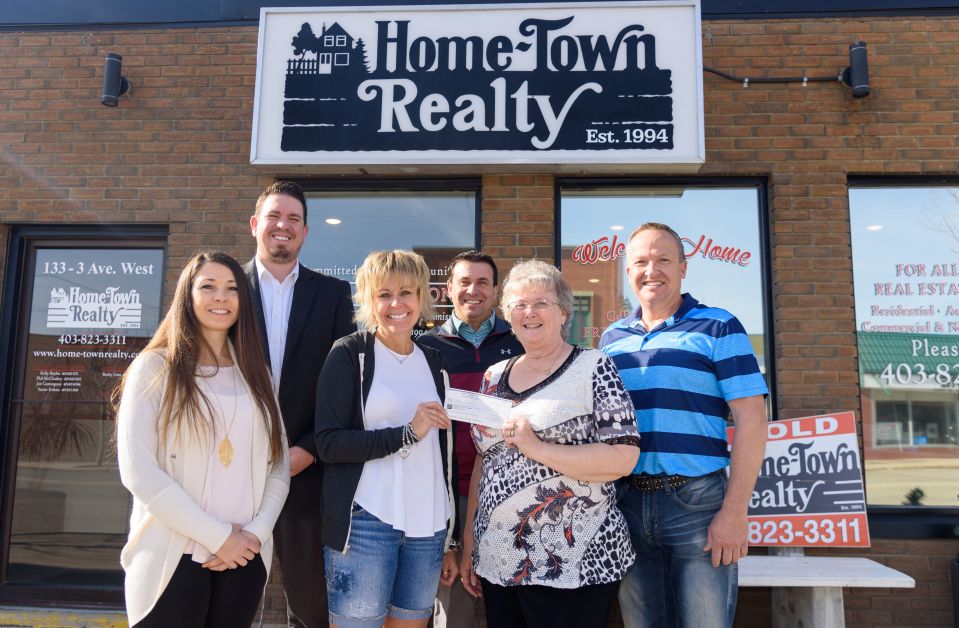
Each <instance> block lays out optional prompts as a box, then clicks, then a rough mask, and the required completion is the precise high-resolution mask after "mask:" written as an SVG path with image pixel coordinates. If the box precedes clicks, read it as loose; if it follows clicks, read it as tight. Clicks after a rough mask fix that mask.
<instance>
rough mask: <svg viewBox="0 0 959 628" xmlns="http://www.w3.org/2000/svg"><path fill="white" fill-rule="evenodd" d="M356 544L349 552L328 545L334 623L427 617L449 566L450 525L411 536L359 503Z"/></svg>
mask: <svg viewBox="0 0 959 628" xmlns="http://www.w3.org/2000/svg"><path fill="white" fill-rule="evenodd" d="M352 518H353V523H352V527H351V529H350V546H349V550H348V551H347V552H346V553H345V554H344V553H340V552H338V551H336V550H334V549H330V548H329V547H324V548H323V560H324V562H325V563H326V591H327V595H328V597H329V605H330V623H331V624H336V625H337V626H340V628H379V627H380V626H382V625H383V622H384V621H385V619H386V616H387V615H389V616H390V617H395V618H397V619H425V618H427V617H429V616H430V615H432V614H433V600H434V599H435V598H436V587H437V585H438V584H439V579H440V569H441V568H442V565H443V543H444V542H445V540H446V530H441V531H439V532H437V533H436V534H434V535H433V536H431V537H408V536H406V535H405V534H404V533H402V532H400V531H398V530H396V529H394V528H393V526H391V525H390V524H388V523H383V522H382V521H380V520H379V519H377V518H376V517H374V516H373V515H371V514H370V513H368V512H366V511H365V510H363V509H362V508H360V507H359V506H357V505H356V504H354V505H353V513H352Z"/></svg>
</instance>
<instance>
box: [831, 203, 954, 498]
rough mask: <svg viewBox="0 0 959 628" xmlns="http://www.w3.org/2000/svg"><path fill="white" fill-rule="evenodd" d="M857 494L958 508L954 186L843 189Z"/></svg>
mask: <svg viewBox="0 0 959 628" xmlns="http://www.w3.org/2000/svg"><path fill="white" fill-rule="evenodd" d="M849 216H850V229H851V234H852V255H853V277H854V281H855V292H856V329H857V334H856V335H857V340H858V344H859V374H860V386H861V390H862V432H863V443H864V449H865V463H866V492H867V496H868V500H869V504H870V505H871V506H902V505H907V506H952V507H956V506H959V497H957V494H956V493H957V491H956V487H957V486H959V410H957V407H959V279H957V278H959V187H945V186H935V187H921V186H910V187H904V188H891V187H869V186H854V187H852V188H851V189H850V190H849Z"/></svg>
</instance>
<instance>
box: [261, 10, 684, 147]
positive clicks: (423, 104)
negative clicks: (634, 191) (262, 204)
mask: <svg viewBox="0 0 959 628" xmlns="http://www.w3.org/2000/svg"><path fill="white" fill-rule="evenodd" d="M653 4H656V3H653ZM623 5H626V6H624V7H623V11H620V12H618V13H617V12H615V8H610V7H606V13H602V14H601V15H599V16H598V17H597V15H596V14H595V10H594V9H592V8H590V7H584V6H583V5H571V8H567V9H564V8H563V6H562V5H553V6H552V7H551V9H550V10H549V11H534V10H531V9H529V8H528V5H527V8H525V9H523V10H522V11H521V10H518V9H517V10H503V11H500V12H498V13H497V15H496V18H497V19H495V20H493V19H490V18H489V13H490V11H486V13H485V14H483V15H482V16H481V17H483V18H484V20H478V22H477V23H478V24H480V23H481V25H480V26H477V27H476V28H475V29H473V30H468V31H464V26H463V25H464V21H463V20H467V21H466V22H465V24H466V25H467V27H468V26H469V25H470V22H469V19H470V15H472V13H470V12H469V11H456V10H451V11H449V12H448V13H449V15H448V16H445V21H444V14H443V13H442V11H439V12H436V11H434V12H424V11H422V10H421V11H406V12H404V13H396V12H393V13H388V14H386V15H385V17H384V13H382V12H373V11H356V12H354V13H320V14H299V16H288V21H287V23H285V24H287V27H288V30H287V35H286V37H285V38H284V41H285V44H283V45H282V48H285V50H286V53H285V54H283V55H281V56H278V55H276V54H272V55H269V56H268V57H267V56H263V50H264V44H263V42H262V39H263V36H262V34H261V57H262V58H263V59H269V60H270V64H271V65H270V66H269V67H267V68H264V69H263V70H262V71H263V72H278V71H282V72H284V74H283V104H282V137H281V138H280V142H279V144H280V150H281V151H282V152H283V153H289V152H307V153H308V152H315V151H370V150H372V151H426V150H441V151H477V150H488V151H533V152H546V151H557V150H591V151H643V152H651V153H652V152H660V153H661V152H662V151H668V150H671V149H673V148H674V143H675V142H676V134H677V133H678V132H683V131H684V129H682V128H681V127H677V126H676V125H675V121H674V106H675V103H674V97H675V94H674V85H673V81H674V77H673V72H674V69H673V68H671V67H669V63H664V59H663V58H662V57H661V56H660V55H659V54H658V52H659V50H660V48H661V47H662V46H663V44H664V39H665V43H667V44H669V43H670V42H669V38H670V37H672V36H673V33H671V32H670V31H669V29H666V28H663V27H662V23H663V22H668V20H664V19H662V18H660V19H659V20H658V21H655V20H654V22H656V24H658V25H659V26H655V27H654V26H651V25H650V24H648V23H644V21H643V20H642V19H641V17H642V15H644V14H643V13H641V12H639V11H638V10H636V7H635V5H634V4H633V3H623ZM686 5H687V6H686V7H684V8H687V9H688V8H690V5H689V3H686ZM629 8H631V9H632V11H627V10H626V9H629ZM660 8H662V7H660ZM646 10H647V11H648V10H650V9H646ZM695 10H696V13H695V15H697V16H698V5H695ZM264 11H265V12H266V11H267V10H265V9H264ZM591 11H592V12H593V13H591ZM474 13H476V14H477V15H479V14H480V13H482V12H481V11H476V12H474ZM264 15H266V13H264ZM581 16H582V17H581ZM295 17H301V18H305V19H302V21H301V20H299V19H298V20H297V21H296V22H293V21H292V20H293V19H294V18H295ZM633 18H636V19H633ZM297 23H298V24H299V25H298V26H296V25H295V24H297ZM694 23H696V25H697V27H698V21H696V20H694ZM444 24H445V25H446V26H447V28H445V29H444V28H443V25H444ZM694 30H698V28H697V29H694ZM273 32H277V31H273ZM467 32H468V33H469V34H466V33H467ZM268 43H269V42H268ZM270 45H273V46H277V43H276V41H275V40H274V41H273V42H272V43H271V44H270ZM673 45H674V46H675V42H673ZM282 48H281V50H282ZM693 56H694V55H693ZM264 62H265V61H264ZM280 63H282V64H283V66H284V67H283V68H282V69H280V68H278V67H276V66H277V65H279V64H280ZM694 65H695V64H694ZM693 70H695V67H694V68H692V69H690V68H684V71H685V72H686V73H687V74H689V73H691V72H692V71H693ZM267 89H268V88H265V87H264V86H262V85H261V86H259V87H258V93H259V94H260V98H267V97H270V96H267V94H266V90H267ZM693 97H695V93H694V94H693ZM685 131H686V132H688V133H692V132H695V128H692V129H688V130H685Z"/></svg>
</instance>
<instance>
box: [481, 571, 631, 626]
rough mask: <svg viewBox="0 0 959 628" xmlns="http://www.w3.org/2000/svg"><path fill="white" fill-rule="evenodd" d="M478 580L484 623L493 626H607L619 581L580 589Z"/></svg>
mask: <svg viewBox="0 0 959 628" xmlns="http://www.w3.org/2000/svg"><path fill="white" fill-rule="evenodd" d="M480 582H482V584H483V603H484V604H485V605H486V624H487V625H488V626H495V627H496V628H540V627H544V628H566V627H568V628H606V626H607V624H608V623H609V614H610V612H612V610H613V601H614V600H615V599H616V593H617V592H618V591H619V582H611V583H609V584H594V585H591V586H587V587H580V588H579V589H555V588H553V587H544V586H540V585H520V586H517V587H504V586H500V585H498V584H492V583H490V582H487V581H486V580H484V579H482V578H480Z"/></svg>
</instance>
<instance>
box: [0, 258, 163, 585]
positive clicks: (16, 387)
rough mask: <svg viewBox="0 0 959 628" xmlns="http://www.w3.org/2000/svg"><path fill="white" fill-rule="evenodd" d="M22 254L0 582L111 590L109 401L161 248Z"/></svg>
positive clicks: (145, 320)
mask: <svg viewBox="0 0 959 628" xmlns="http://www.w3.org/2000/svg"><path fill="white" fill-rule="evenodd" d="M25 258H26V260H27V262H26V267H25V272H24V275H23V280H22V284H21V285H22V286H23V290H22V292H23V294H24V298H23V301H24V304H23V306H22V309H21V311H20V313H19V325H18V328H19V333H18V338H17V342H16V346H17V358H16V360H17V364H18V366H17V368H16V369H15V372H14V376H13V398H12V399H11V401H10V404H9V406H8V413H7V415H8V416H9V417H11V422H10V425H11V426H13V430H12V432H13V433H14V434H16V435H17V436H16V438H15V440H14V443H13V446H12V447H11V448H10V449H8V451H12V452H14V453H15V456H16V477H15V482H14V484H13V486H12V487H11V486H10V484H8V485H7V487H8V490H9V489H10V488H12V489H13V500H12V501H13V508H12V514H11V521H10V523H9V530H10V540H9V546H8V548H7V553H6V580H5V583H6V584H12V585H32V586H39V587H54V588H61V587H74V588H87V589H89V588H111V587H112V588H119V587H120V586H122V582H123V575H122V572H121V570H120V565H119V564H118V557H119V554H120V549H121V547H122V546H123V543H124V542H125V540H126V537H127V533H128V525H129V518H130V505H131V499H130V495H129V493H128V492H127V491H126V490H125V489H124V488H123V486H122V485H121V484H120V478H119V473H118V470H117V460H116V449H115V445H114V437H113V434H114V432H115V424H114V421H113V417H112V414H111V412H110V397H111V393H112V391H113V389H114V387H115V386H116V384H117V382H118V381H119V378H120V376H121V375H122V374H123V372H124V371H125V370H126V368H127V367H128V366H129V365H130V363H131V362H132V361H133V358H134V357H136V355H137V354H138V353H139V352H140V350H141V349H142V348H143V347H144V346H145V345H146V343H147V341H148V340H149V339H150V337H151V336H152V335H153V333H154V331H156V328H157V325H158V323H159V320H160V311H161V296H162V282H163V271H164V249H163V243H162V240H161V241H157V240H154V241H152V242H149V243H141V244H140V245H139V246H138V245H136V244H133V245H130V246H123V245H117V244H115V243H111V246H110V248H106V247H105V246H103V245H99V246H95V245H90V244H89V243H81V242H72V243H63V244H62V245H61V244H47V243H44V244H43V245H41V244H39V243H38V244H37V245H36V246H31V247H29V248H28V249H27V255H26V256H25Z"/></svg>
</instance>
